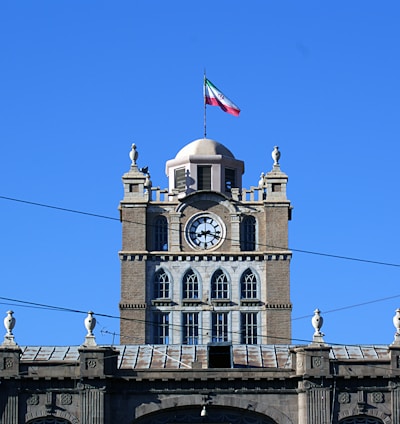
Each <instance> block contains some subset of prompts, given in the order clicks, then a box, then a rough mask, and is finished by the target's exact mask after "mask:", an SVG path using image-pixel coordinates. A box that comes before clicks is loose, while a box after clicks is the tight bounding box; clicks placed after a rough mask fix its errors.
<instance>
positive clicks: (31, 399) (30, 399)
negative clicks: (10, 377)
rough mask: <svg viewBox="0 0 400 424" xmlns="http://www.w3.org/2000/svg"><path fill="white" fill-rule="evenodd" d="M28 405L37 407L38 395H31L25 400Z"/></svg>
mask: <svg viewBox="0 0 400 424" xmlns="http://www.w3.org/2000/svg"><path fill="white" fill-rule="evenodd" d="M26 403H27V404H28V405H39V395H31V396H29V397H28V399H27V400H26Z"/></svg>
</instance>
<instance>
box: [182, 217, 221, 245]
mask: <svg viewBox="0 0 400 424" xmlns="http://www.w3.org/2000/svg"><path fill="white" fill-rule="evenodd" d="M186 239H187V241H188V242H189V244H190V245H191V246H193V247H195V248H197V249H212V248H213V247H215V246H217V245H218V244H220V243H221V242H222V239H223V231H222V225H221V224H220V223H219V222H218V221H217V219H215V218H214V217H212V216H211V215H208V214H207V215H200V216H196V217H194V218H193V219H192V220H191V221H190V222H189V223H188V225H187V227H186Z"/></svg>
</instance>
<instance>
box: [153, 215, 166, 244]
mask: <svg viewBox="0 0 400 424" xmlns="http://www.w3.org/2000/svg"><path fill="white" fill-rule="evenodd" d="M153 248H154V250H168V221H167V218H166V217H165V216H162V215H160V216H158V217H157V218H156V219H155V221H154V245H153Z"/></svg>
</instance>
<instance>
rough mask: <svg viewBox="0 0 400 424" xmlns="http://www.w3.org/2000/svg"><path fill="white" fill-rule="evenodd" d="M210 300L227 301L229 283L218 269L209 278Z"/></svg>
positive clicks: (223, 273) (226, 277)
mask: <svg viewBox="0 0 400 424" xmlns="http://www.w3.org/2000/svg"><path fill="white" fill-rule="evenodd" d="M211 298H212V299H229V281H228V276H227V275H226V274H225V272H224V271H222V270H221V269H218V270H217V271H215V272H214V274H213V275H212V277H211Z"/></svg>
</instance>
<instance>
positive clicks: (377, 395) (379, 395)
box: [371, 392, 385, 403]
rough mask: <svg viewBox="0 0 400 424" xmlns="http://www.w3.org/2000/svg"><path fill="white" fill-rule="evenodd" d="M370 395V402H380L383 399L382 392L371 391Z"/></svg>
mask: <svg viewBox="0 0 400 424" xmlns="http://www.w3.org/2000/svg"><path fill="white" fill-rule="evenodd" d="M371 397H372V402H375V403H382V402H384V400H385V398H384V395H383V393H382V392H373V393H371Z"/></svg>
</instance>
